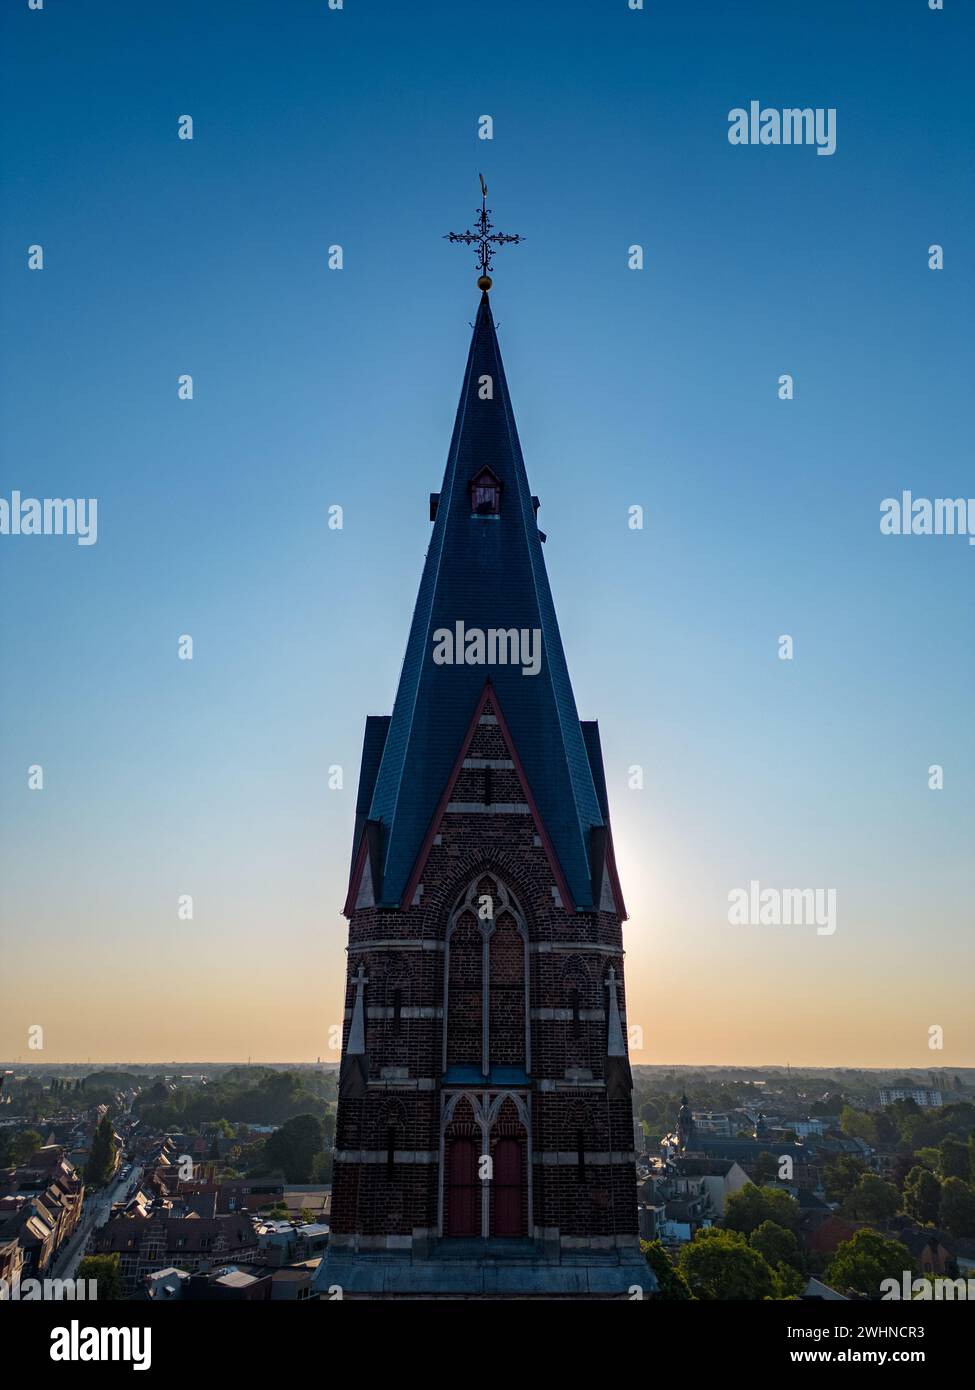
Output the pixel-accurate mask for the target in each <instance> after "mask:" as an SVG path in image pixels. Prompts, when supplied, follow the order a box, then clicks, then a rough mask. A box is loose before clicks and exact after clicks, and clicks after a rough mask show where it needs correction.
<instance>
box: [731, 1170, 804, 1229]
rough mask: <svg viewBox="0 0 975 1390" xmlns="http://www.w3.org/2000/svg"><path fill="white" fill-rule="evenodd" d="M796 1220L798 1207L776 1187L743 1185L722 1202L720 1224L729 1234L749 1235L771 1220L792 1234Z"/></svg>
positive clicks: (792, 1199)
mask: <svg viewBox="0 0 975 1390" xmlns="http://www.w3.org/2000/svg"><path fill="white" fill-rule="evenodd" d="M798 1220H799V1204H798V1202H796V1201H795V1199H794V1198H792V1197H790V1196H789V1194H788V1192H783V1190H782V1189H781V1188H779V1187H756V1185H755V1184H754V1183H753V1182H749V1183H746V1184H745V1186H744V1187H743V1188H742V1189H741V1190H740V1191H739V1192H732V1194H731V1196H730V1197H729V1198H728V1200H727V1201H726V1202H725V1208H724V1218H723V1220H722V1223H721V1224H722V1225H723V1226H724V1227H725V1229H726V1230H729V1231H740V1232H741V1234H742V1235H745V1236H749V1235H751V1233H752V1231H754V1230H755V1228H756V1227H757V1226H761V1224H762V1222H763V1221H774V1222H775V1223H776V1224H777V1225H779V1226H784V1227H785V1228H786V1230H789V1231H791V1230H792V1229H793V1227H794V1226H795V1225H796V1223H797V1222H798Z"/></svg>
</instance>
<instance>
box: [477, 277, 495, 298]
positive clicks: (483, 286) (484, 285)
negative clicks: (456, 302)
mask: <svg viewBox="0 0 975 1390" xmlns="http://www.w3.org/2000/svg"><path fill="white" fill-rule="evenodd" d="M493 284H494V281H493V280H492V279H491V277H490V275H482V276H481V277H480V279H479V280H478V282H477V288H478V289H479V290H483V291H484V293H485V294H487V292H488V290H489V289H490V288H491V286H492V285H493Z"/></svg>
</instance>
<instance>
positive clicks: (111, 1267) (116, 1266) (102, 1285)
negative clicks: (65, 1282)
mask: <svg viewBox="0 0 975 1390" xmlns="http://www.w3.org/2000/svg"><path fill="white" fill-rule="evenodd" d="M75 1278H76V1279H94V1280H95V1281H96V1294H97V1297H98V1302H99V1303H105V1302H113V1301H114V1302H118V1301H119V1299H123V1298H125V1297H126V1291H125V1279H124V1278H123V1276H122V1261H121V1257H120V1256H119V1255H117V1254H115V1255H86V1256H85V1257H84V1259H83V1260H82V1261H81V1263H80V1264H79V1265H78V1270H77V1273H76V1274H75Z"/></svg>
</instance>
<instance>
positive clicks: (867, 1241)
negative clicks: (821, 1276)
mask: <svg viewBox="0 0 975 1390" xmlns="http://www.w3.org/2000/svg"><path fill="white" fill-rule="evenodd" d="M913 1268H914V1264H913V1261H912V1259H911V1256H910V1252H909V1251H908V1249H907V1246H906V1245H902V1244H901V1242H900V1241H899V1240H888V1238H887V1237H886V1236H882V1235H880V1234H879V1232H877V1231H867V1230H863V1231H857V1232H856V1234H855V1235H854V1236H853V1237H852V1238H851V1239H850V1240H845V1241H843V1243H842V1244H841V1245H839V1246H838V1247H837V1250H836V1254H835V1255H834V1256H833V1258H832V1260H830V1262H829V1264H828V1265H827V1267H826V1273H825V1280H826V1283H827V1284H828V1285H829V1286H830V1288H831V1289H836V1291H837V1292H838V1293H842V1292H844V1291H845V1290H846V1289H855V1290H856V1292H857V1293H860V1294H864V1295H865V1296H867V1297H875V1296H877V1295H879V1293H880V1285H881V1282H882V1281H883V1280H884V1279H897V1280H898V1281H900V1279H901V1277H902V1275H903V1273H904V1270H905V1269H906V1270H913Z"/></svg>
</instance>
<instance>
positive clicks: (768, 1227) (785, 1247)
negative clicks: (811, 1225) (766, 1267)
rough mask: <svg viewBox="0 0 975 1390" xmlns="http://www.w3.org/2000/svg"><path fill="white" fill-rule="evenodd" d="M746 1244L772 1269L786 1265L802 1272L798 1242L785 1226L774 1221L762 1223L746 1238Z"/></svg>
mask: <svg viewBox="0 0 975 1390" xmlns="http://www.w3.org/2000/svg"><path fill="white" fill-rule="evenodd" d="M748 1244H749V1245H750V1246H751V1247H752V1249H753V1250H757V1251H758V1253H759V1254H760V1255H761V1257H762V1259H763V1260H765V1261H767V1262H768V1264H770V1265H771V1266H772V1268H773V1269H775V1267H776V1266H777V1265H780V1264H786V1265H792V1266H793V1268H795V1269H797V1270H800V1271H801V1270H802V1252H801V1251H800V1249H799V1242H798V1241H797V1240H796V1238H795V1236H794V1235H793V1233H792V1231H789V1230H786V1228H785V1226H779V1225H777V1223H776V1222H774V1221H763V1222H762V1224H761V1225H760V1226H756V1227H755V1229H754V1231H752V1233H751V1235H750V1236H749V1237H748Z"/></svg>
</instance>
